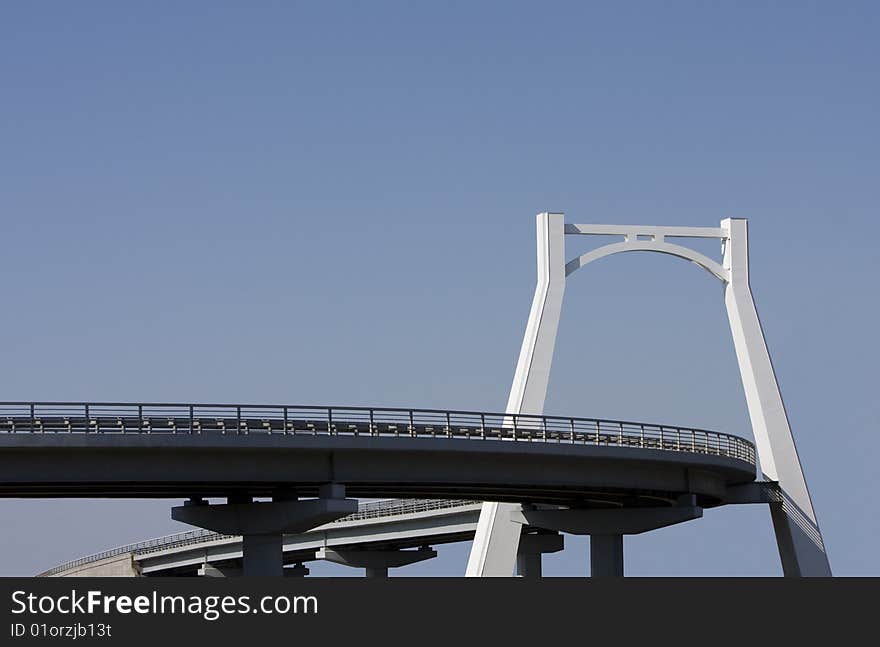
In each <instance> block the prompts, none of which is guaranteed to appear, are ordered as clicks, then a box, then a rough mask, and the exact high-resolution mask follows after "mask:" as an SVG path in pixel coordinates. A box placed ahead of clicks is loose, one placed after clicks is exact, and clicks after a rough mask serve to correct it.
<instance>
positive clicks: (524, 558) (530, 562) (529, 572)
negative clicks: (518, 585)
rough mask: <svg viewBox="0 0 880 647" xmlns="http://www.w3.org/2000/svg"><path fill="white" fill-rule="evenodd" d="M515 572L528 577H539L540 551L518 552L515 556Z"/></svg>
mask: <svg viewBox="0 0 880 647" xmlns="http://www.w3.org/2000/svg"><path fill="white" fill-rule="evenodd" d="M516 574H517V575H519V576H520V577H527V578H530V579H537V578H539V577H541V576H542V574H541V553H530V554H523V553H519V554H518V555H517V556H516Z"/></svg>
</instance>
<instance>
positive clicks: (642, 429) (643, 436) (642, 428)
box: [639, 425, 645, 449]
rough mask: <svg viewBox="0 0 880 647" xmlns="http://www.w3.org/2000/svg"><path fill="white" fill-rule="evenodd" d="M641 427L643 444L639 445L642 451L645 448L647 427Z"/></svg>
mask: <svg viewBox="0 0 880 647" xmlns="http://www.w3.org/2000/svg"><path fill="white" fill-rule="evenodd" d="M639 426H640V427H641V441H640V442H641V444H640V445H639V446H640V447H641V448H642V449H644V448H645V425H639Z"/></svg>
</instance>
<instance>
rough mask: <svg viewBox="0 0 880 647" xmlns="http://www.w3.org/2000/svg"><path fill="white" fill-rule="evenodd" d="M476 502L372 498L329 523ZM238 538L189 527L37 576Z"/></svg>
mask: <svg viewBox="0 0 880 647" xmlns="http://www.w3.org/2000/svg"><path fill="white" fill-rule="evenodd" d="M475 505H479V502H476V501H459V500H445V499H390V500H387V501H371V502H369V503H361V504H360V505H359V506H358V511H357V512H355V513H353V514H350V515H348V516H347V517H342V518H340V519H336V520H334V521H331V522H330V524H339V523H350V522H352V521H364V520H369V519H382V518H388V517H397V516H400V515H406V514H415V513H418V512H429V511H433V510H449V509H454V508H461V507H467V506H475ZM330 524H328V525H330ZM238 538H239V536H238V535H224V534H221V533H217V532H212V531H210V530H202V529H198V530H187V531H185V532H178V533H174V534H173V535H166V536H164V537H157V538H155V539H146V540H144V541H139V542H136V543H133V544H126V545H124V546H118V547H116V548H110V549H107V550H104V551H101V552H100V553H95V554H93V555H86V556H84V557H79V558H77V559H74V560H71V561H69V562H65V563H64V564H59V565H58V566H53V567H52V568H50V569H49V570H47V571H44V572H42V573H40V574H39V575H38V576H37V577H50V576H52V575H55V574H57V573H62V572H64V571H68V570H70V569H72V568H76V567H77V566H84V565H86V564H94V563H95V562H100V561H101V560H103V559H108V558H110V557H116V556H118V555H125V554H126V553H132V554H135V555H148V554H150V553H155V552H158V551H160V550H167V549H169V548H178V547H180V546H187V545H191V544H204V543H208V542H212V541H221V540H224V539H229V540H236V539H238Z"/></svg>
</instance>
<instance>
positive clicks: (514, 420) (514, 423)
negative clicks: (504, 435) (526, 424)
mask: <svg viewBox="0 0 880 647" xmlns="http://www.w3.org/2000/svg"><path fill="white" fill-rule="evenodd" d="M512 417H513V439H514V440H516V418H517V416H516V414H513V416H512Z"/></svg>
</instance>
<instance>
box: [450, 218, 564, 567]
mask: <svg viewBox="0 0 880 647" xmlns="http://www.w3.org/2000/svg"><path fill="white" fill-rule="evenodd" d="M536 221H537V245H538V284H537V287H536V288H535V296H534V299H533V300H532V309H531V312H530V313H529V321H528V324H527V325H526V332H525V336H524V338H523V343H522V347H521V349H520V354H519V360H518V362H517V365H516V373H515V374H514V377H513V385H512V386H511V389H510V397H509V398H508V401H507V408H506V409H505V411H506V412H507V413H512V414H520V413H522V414H541V413H543V411H544V399H545V398H546V396H547V385H548V382H549V380H550V366H551V363H552V361H553V347H554V345H555V344H556V330H557V327H558V325H559V316H560V313H561V311H562V295H563V293H564V291H565V216H564V215H563V214H561V213H541V214H538V216H537V218H536ZM519 507H520V506H518V505H515V504H510V503H496V502H486V503H484V504H483V509H482V510H481V512H480V520H479V522H478V523H477V531H476V534H475V535H474V543H473V546H472V548H471V553H470V558H469V559H468V564H467V571H466V575H467V576H468V577H510V576H511V575H513V571H514V567H515V566H516V554H517V545H518V543H519V535H520V528H519V527H518V526H517V525H516V524H515V523H512V522H511V519H510V515H511V513H512V512H515V511H516V510H517V509H519Z"/></svg>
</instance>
